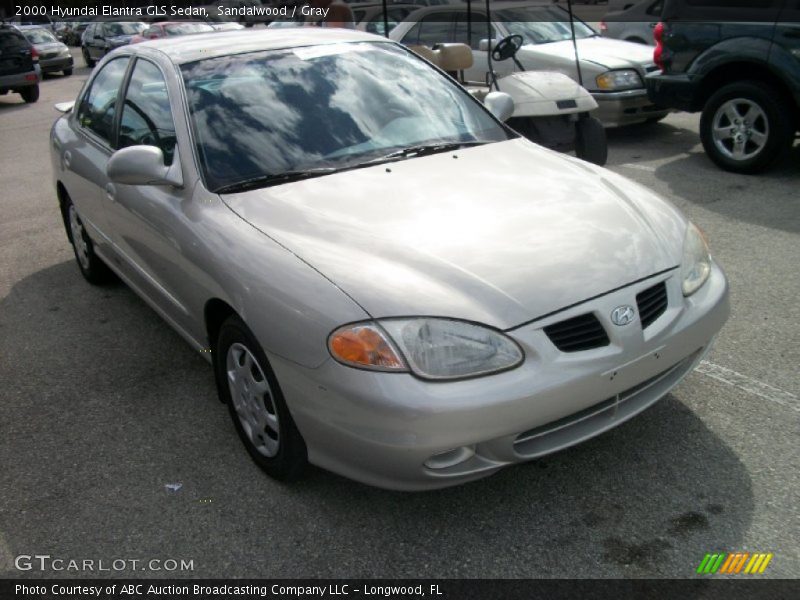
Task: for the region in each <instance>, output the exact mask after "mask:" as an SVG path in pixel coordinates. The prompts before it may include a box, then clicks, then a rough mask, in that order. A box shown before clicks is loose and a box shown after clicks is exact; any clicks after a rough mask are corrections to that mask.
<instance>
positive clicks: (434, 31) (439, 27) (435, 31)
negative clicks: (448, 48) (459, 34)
mask: <svg viewBox="0 0 800 600" xmlns="http://www.w3.org/2000/svg"><path fill="white" fill-rule="evenodd" d="M452 41H453V21H452V13H444V12H441V13H434V14H431V15H428V16H427V17H426V18H425V19H423V20H422V22H420V30H419V40H418V41H417V44H420V45H422V46H428V47H430V46H433V45H434V44H440V43H447V42H452Z"/></svg>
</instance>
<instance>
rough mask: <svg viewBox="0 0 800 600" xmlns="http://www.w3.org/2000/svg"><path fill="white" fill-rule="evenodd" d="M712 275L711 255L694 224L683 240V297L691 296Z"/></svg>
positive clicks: (688, 229) (689, 226)
mask: <svg viewBox="0 0 800 600" xmlns="http://www.w3.org/2000/svg"><path fill="white" fill-rule="evenodd" d="M710 274H711V255H710V254H709V253H708V244H707V243H706V240H705V238H704V237H703V234H702V233H701V232H700V230H699V229H698V228H697V227H696V226H695V225H694V224H693V223H689V225H688V227H687V228H686V237H685V238H684V240H683V259H682V260H681V281H682V287H683V295H684V296H691V295H692V294H694V293H695V292H696V291H697V290H699V289H700V288H701V287H702V285H703V284H704V283H705V282H706V280H707V279H708V276H709V275H710Z"/></svg>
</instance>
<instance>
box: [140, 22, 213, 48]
mask: <svg viewBox="0 0 800 600" xmlns="http://www.w3.org/2000/svg"><path fill="white" fill-rule="evenodd" d="M214 31H215V29H214V28H213V27H212V26H211V25H209V24H207V23H201V22H196V21H161V22H159V23H153V24H152V25H150V27H148V28H147V29H145V30H144V31H143V32H142V33H140V34H139V35H135V36H133V38H132V39H131V44H137V43H139V42H143V41H145V40H157V39H159V38H163V37H177V36H179V35H192V34H194V33H213V32H214Z"/></svg>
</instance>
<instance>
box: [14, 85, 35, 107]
mask: <svg viewBox="0 0 800 600" xmlns="http://www.w3.org/2000/svg"><path fill="white" fill-rule="evenodd" d="M19 95H20V96H22V99H23V100H24V101H25V102H26V103H27V104H33V103H34V102H36V101H37V100H38V99H39V84H36V85H31V86H28V87H26V88H22V89H21V90H20V92H19Z"/></svg>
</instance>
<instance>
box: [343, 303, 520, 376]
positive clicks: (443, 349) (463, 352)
mask: <svg viewBox="0 0 800 600" xmlns="http://www.w3.org/2000/svg"><path fill="white" fill-rule="evenodd" d="M328 347H329V348H330V351H331V354H332V355H333V357H334V358H335V359H336V360H338V361H339V362H343V363H345V364H349V365H353V366H359V367H363V368H369V369H377V370H383V371H386V370H396V371H399V370H411V371H412V372H413V373H414V374H416V375H418V376H419V377H422V378H424V379H438V380H445V379H460V378H465V377H478V376H481V375H489V374H491V373H497V372H499V371H505V370H507V369H511V368H513V367H516V366H518V365H519V364H520V363H521V362H522V360H523V354H522V350H521V349H520V347H519V346H518V345H517V344H516V343H515V342H514V341H513V340H512V339H511V338H509V337H508V336H506V335H504V334H503V333H500V332H499V331H495V330H494V329H489V328H488V327H483V326H481V325H475V324H473V323H467V322H464V321H453V320H449V319H437V318H417V319H386V320H383V321H380V322H379V323H360V324H356V325H350V326H347V327H343V328H341V329H337V330H336V331H334V332H333V334H331V337H330V339H329V342H328Z"/></svg>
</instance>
